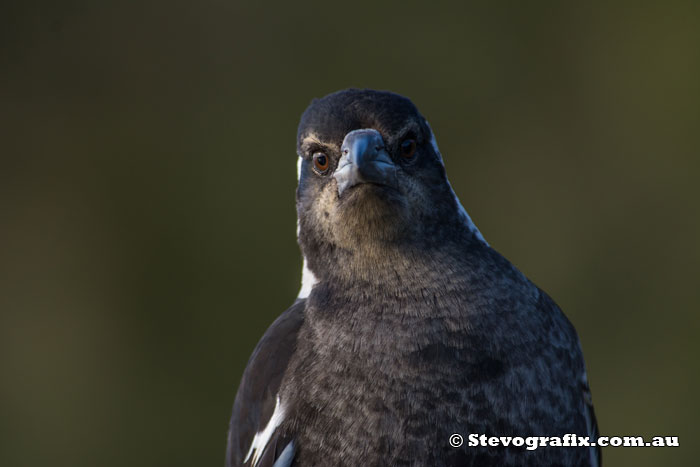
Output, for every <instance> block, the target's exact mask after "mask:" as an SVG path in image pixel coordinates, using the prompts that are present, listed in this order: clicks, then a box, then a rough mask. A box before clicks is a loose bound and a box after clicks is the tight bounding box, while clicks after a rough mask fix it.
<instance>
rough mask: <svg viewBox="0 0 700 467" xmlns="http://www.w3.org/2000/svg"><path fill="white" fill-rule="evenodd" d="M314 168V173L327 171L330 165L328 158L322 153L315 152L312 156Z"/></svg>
mask: <svg viewBox="0 0 700 467" xmlns="http://www.w3.org/2000/svg"><path fill="white" fill-rule="evenodd" d="M313 159H314V168H315V169H316V171H317V172H318V173H320V174H323V173H326V171H327V170H328V166H329V165H330V160H329V159H328V156H326V155H325V154H324V153H322V152H317V153H315V154H314V157H313Z"/></svg>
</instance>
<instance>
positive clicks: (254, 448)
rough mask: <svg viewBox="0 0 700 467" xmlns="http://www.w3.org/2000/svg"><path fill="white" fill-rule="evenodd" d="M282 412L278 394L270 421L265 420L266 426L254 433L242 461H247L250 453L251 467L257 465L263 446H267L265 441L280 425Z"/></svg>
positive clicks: (282, 417) (282, 406) (282, 418)
mask: <svg viewBox="0 0 700 467" xmlns="http://www.w3.org/2000/svg"><path fill="white" fill-rule="evenodd" d="M284 412H285V407H284V405H282V404H281V403H280V396H277V400H276V401H275V410H273V411H272V416H271V417H270V421H269V422H267V426H266V427H265V428H264V429H263V430H262V431H259V432H258V433H256V434H255V437H254V438H253V443H252V444H251V445H250V449H249V450H248V454H246V456H245V459H243V462H244V463H245V462H248V459H250V455H251V454H252V455H253V460H252V462H251V465H252V466H253V467H255V466H256V465H257V463H258V461H259V460H260V456H261V455H262V453H263V451H264V450H265V446H267V443H269V442H270V438H271V437H272V433H273V432H274V431H275V429H276V428H277V427H278V426H280V423H282V420H284Z"/></svg>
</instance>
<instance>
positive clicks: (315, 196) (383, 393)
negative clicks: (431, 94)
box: [226, 89, 600, 467]
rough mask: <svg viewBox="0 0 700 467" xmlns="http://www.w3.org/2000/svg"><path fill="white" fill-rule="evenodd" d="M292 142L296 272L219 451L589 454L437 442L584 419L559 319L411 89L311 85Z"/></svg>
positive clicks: (425, 460) (274, 455)
mask: <svg viewBox="0 0 700 467" xmlns="http://www.w3.org/2000/svg"><path fill="white" fill-rule="evenodd" d="M296 148H297V154H298V156H299V158H298V178H299V185H298V189H297V192H296V207H297V215H298V241H299V245H300V247H301V251H302V254H303V257H304V267H303V278H302V288H301V291H300V293H299V296H298V297H297V299H296V301H295V302H294V304H293V305H292V306H291V307H290V308H289V309H288V310H287V311H285V312H284V313H282V315H281V316H280V317H279V318H278V319H277V320H276V321H275V322H274V323H273V324H272V325H271V326H270V328H269V329H268V330H267V332H266V333H265V335H264V336H263V337H262V339H261V340H260V342H259V344H258V345H257V347H256V348H255V350H254V351H253V354H252V356H251V357H250V360H249V362H248V366H247V368H246V370H245V372H244V374H243V378H242V380H241V383H240V387H239V389H238V393H237V395H236V399H235V402H234V407H233V415H232V417H231V422H230V430H229V436H228V449H227V455H226V464H227V465H228V466H255V467H261V466H276V467H288V466H292V465H294V466H385V465H386V466H462V465H474V466H491V465H493V466H506V465H512V466H520V465H536V466H545V465H547V466H549V465H561V466H579V465H586V466H592V465H593V466H595V465H600V452H599V450H598V448H596V447H557V446H553V447H539V448H538V449H535V450H528V449H526V446H522V445H521V446H514V445H509V446H507V447H504V446H491V445H487V446H469V444H470V443H469V442H465V443H464V444H463V445H462V446H460V447H453V446H452V445H450V443H449V440H450V437H451V436H452V435H453V434H460V435H462V436H463V438H462V439H464V440H465V441H466V440H468V439H470V438H468V436H469V435H470V434H484V435H487V436H499V437H508V436H511V437H528V436H545V437H563V436H564V435H565V434H575V435H578V436H579V437H586V436H588V437H591V440H590V441H591V442H594V441H595V437H596V436H597V426H596V421H595V416H594V413H593V406H592V403H591V396H590V391H589V387H588V382H587V378H586V370H585V366H584V360H583V355H582V351H581V347H580V344H579V339H578V336H577V334H576V331H575V330H574V328H573V326H572V325H571V323H570V322H569V321H568V320H567V318H566V317H565V316H564V315H563V313H562V312H561V311H560V310H559V308H558V307H557V305H556V304H555V303H554V301H552V299H551V298H550V297H549V296H548V295H547V294H545V293H544V292H543V291H542V290H540V289H539V288H538V287H537V286H536V285H534V284H533V283H532V282H530V281H529V280H528V279H527V278H526V277H525V276H524V275H523V274H522V273H521V272H520V271H519V270H518V269H516V268H515V267H514V266H513V265H512V264H511V263H510V262H508V260H506V259H505V258H503V256H501V255H500V254H499V253H498V252H496V250H494V249H493V248H492V247H491V246H489V244H488V243H487V242H486V241H485V240H484V237H483V236H482V234H481V233H480V232H479V230H478V229H477V228H476V226H475V225H474V223H473V222H472V220H471V219H470V217H469V215H468V214H467V212H466V211H465V209H464V208H463V207H462V205H461V204H460V202H459V200H458V199H457V197H456V196H455V193H454V191H453V190H452V188H451V186H450V184H449V182H448V180H447V176H446V174H445V166H444V164H443V160H442V156H441V155H440V151H439V150H438V146H437V144H436V142H435V136H434V134H433V132H432V130H431V128H430V126H429V125H428V122H427V121H426V120H425V118H424V117H423V116H422V115H421V114H420V113H419V112H418V110H417V109H416V107H415V106H414V105H413V103H412V102H411V101H410V100H409V99H407V98H405V97H402V96H399V95H397V94H394V93H390V92H383V91H373V90H358V89H348V90H344V91H339V92H336V93H333V94H330V95H328V96H326V97H323V98H321V99H316V100H314V101H312V103H311V104H310V105H309V107H308V108H307V109H306V111H305V112H304V114H303V115H302V117H301V122H300V124H299V129H298V133H297V146H296Z"/></svg>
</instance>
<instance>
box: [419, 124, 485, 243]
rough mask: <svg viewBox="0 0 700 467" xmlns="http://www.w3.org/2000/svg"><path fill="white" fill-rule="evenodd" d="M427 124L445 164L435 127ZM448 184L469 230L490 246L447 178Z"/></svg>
mask: <svg viewBox="0 0 700 467" xmlns="http://www.w3.org/2000/svg"><path fill="white" fill-rule="evenodd" d="M425 124H426V125H428V129H429V130H430V144H431V145H432V146H433V149H434V150H435V153H436V154H437V155H438V159H439V160H440V163H441V164H442V165H443V166H444V165H445V161H444V160H442V154H440V149H438V145H437V141H436V140H435V133H433V129H432V128H430V123H428V122H427V120H426V122H425ZM447 186H449V187H450V191H451V192H452V196H453V197H454V199H455V202H456V203H457V207H458V208H459V214H460V216H462V218H463V219H464V223H465V225H466V226H467V229H469V231H471V232H473V233H474V235H476V238H478V239H479V240H481V241H482V242H484V244H486V245H487V246H488V242H487V241H486V240H485V239H484V236H483V235H481V232H479V229H478V228H477V227H476V224H474V222H473V221H472V218H471V217H469V214H468V213H467V210H466V209H464V206H462V203H460V202H459V198H457V193H455V190H454V189H453V188H452V185H450V181H449V180H447Z"/></svg>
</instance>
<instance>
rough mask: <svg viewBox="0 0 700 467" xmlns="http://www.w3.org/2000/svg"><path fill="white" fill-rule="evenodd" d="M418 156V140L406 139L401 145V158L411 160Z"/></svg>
mask: <svg viewBox="0 0 700 467" xmlns="http://www.w3.org/2000/svg"><path fill="white" fill-rule="evenodd" d="M415 154H416V140H415V139H405V140H403V142H402V143H401V157H403V158H404V159H410V158H412V157H413V156H414V155H415Z"/></svg>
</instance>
